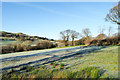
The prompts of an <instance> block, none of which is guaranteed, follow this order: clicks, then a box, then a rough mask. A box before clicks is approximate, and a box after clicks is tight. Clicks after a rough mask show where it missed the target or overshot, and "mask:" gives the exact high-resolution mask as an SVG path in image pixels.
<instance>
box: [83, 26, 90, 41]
mask: <svg viewBox="0 0 120 80" xmlns="http://www.w3.org/2000/svg"><path fill="white" fill-rule="evenodd" d="M82 33H83V34H84V35H85V37H86V38H87V39H89V38H90V33H91V32H90V30H89V28H85V29H83V30H82Z"/></svg>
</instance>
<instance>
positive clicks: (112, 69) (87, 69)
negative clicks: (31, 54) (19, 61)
mask: <svg viewBox="0 0 120 80" xmlns="http://www.w3.org/2000/svg"><path fill="white" fill-rule="evenodd" d="M4 77H6V78H118V46H109V47H106V48H103V49H101V50H97V51H92V52H89V53H86V54H81V55H76V56H73V57H69V58H66V59H62V60H60V61H56V62H52V63H49V64H44V65H42V66H39V67H30V66H28V67H27V69H26V71H25V72H22V73H19V72H14V71H13V73H12V74H9V75H6V74H5V75H4Z"/></svg>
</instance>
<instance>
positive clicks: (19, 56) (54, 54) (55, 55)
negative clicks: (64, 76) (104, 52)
mask: <svg viewBox="0 0 120 80" xmlns="http://www.w3.org/2000/svg"><path fill="white" fill-rule="evenodd" d="M101 48H103V47H98V46H93V47H86V48H83V47H70V48H60V49H45V50H35V51H27V52H16V53H9V54H1V55H0V61H1V64H2V66H1V68H0V70H9V69H11V68H18V69H19V68H20V67H21V66H26V65H30V66H39V65H42V64H47V63H50V62H51V61H58V60H61V59H64V58H68V57H71V56H74V55H79V54H84V53H86V52H90V51H92V50H99V49H101Z"/></svg>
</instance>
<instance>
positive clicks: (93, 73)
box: [74, 67, 101, 78]
mask: <svg viewBox="0 0 120 80" xmlns="http://www.w3.org/2000/svg"><path fill="white" fill-rule="evenodd" d="M100 76H101V73H100V69H98V68H97V67H87V68H84V69H83V70H81V71H78V72H76V73H74V78H99V77H100Z"/></svg>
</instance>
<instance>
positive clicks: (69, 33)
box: [60, 29, 71, 46]
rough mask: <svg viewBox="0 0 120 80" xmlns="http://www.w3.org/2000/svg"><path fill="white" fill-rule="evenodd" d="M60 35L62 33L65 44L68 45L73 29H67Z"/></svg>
mask: <svg viewBox="0 0 120 80" xmlns="http://www.w3.org/2000/svg"><path fill="white" fill-rule="evenodd" d="M60 35H62V39H63V41H64V43H65V46H68V41H69V38H70V35H71V30H69V29H67V30H65V31H62V32H60Z"/></svg>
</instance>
